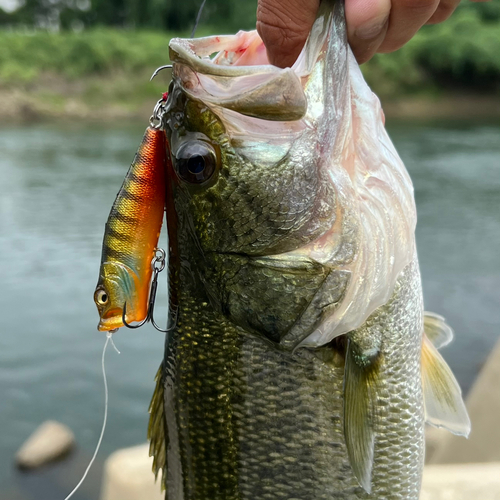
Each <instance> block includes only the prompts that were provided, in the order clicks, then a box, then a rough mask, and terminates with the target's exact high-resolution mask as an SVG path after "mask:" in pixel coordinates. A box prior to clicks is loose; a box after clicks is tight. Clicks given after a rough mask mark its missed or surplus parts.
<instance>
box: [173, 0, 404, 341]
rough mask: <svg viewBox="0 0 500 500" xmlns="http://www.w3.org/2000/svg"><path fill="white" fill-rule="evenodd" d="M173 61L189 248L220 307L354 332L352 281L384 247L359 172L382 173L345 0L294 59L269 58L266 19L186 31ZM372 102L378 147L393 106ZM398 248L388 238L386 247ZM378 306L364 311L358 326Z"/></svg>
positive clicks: (276, 324) (181, 215)
mask: <svg viewBox="0 0 500 500" xmlns="http://www.w3.org/2000/svg"><path fill="white" fill-rule="evenodd" d="M213 54H215V56H214V55H213ZM170 59H171V60H172V61H173V73H172V75H173V79H172V83H171V86H170V89H169V96H168V100H167V102H166V112H165V114H164V116H163V126H164V128H165V131H166V133H167V137H168V142H169V145H170V149H171V159H172V162H171V169H172V171H171V175H170V176H169V181H168V182H169V183H170V189H171V207H170V210H171V211H174V212H175V214H176V217H177V222H176V225H177V226H176V227H177V230H178V234H177V236H176V237H177V240H178V242H179V245H180V246H181V247H182V248H181V249H180V253H181V254H182V255H181V260H182V259H184V262H189V263H190V269H191V271H192V272H193V273H195V274H196V275H197V277H198V278H199V281H200V282H201V284H202V285H203V287H204V288H205V290H206V292H207V295H208V297H209V299H210V301H211V303H212V304H213V305H214V306H215V307H217V308H218V309H219V310H220V311H221V312H222V313H224V314H225V315H226V316H227V317H229V318H230V319H231V320H232V321H234V322H235V323H236V324H237V325H239V326H241V327H243V328H245V329H246V330H248V331H251V332H253V333H257V334H259V335H263V336H265V337H266V338H267V339H270V340H271V341H273V342H275V343H276V344H280V346H281V347H285V348H286V347H289V348H294V347H296V346H297V345H298V344H299V343H300V342H302V341H303V340H304V339H306V338H309V337H310V336H311V335H313V334H315V335H316V337H315V340H314V343H313V345H321V344H322V343H325V342H328V341H329V340H331V339H332V338H334V337H335V336H336V335H338V334H339V331H340V330H342V329H344V331H342V332H341V333H345V331H346V330H345V324H344V326H341V328H340V329H339V328H337V326H338V324H339V321H340V320H342V318H339V317H335V314H334V313H335V311H337V310H342V311H343V312H342V315H344V313H345V312H346V311H347V310H349V308H350V305H349V304H350V303H351V302H350V297H353V296H354V295H355V293H356V288H355V289H353V288H352V287H351V286H350V284H351V283H352V282H353V277H355V279H357V278H358V276H359V275H360V274H361V273H362V272H364V271H365V269H361V268H360V266H361V267H362V264H363V263H362V259H360V255H363V256H366V255H369V256H370V258H371V253H370V252H371V250H370V249H368V248H365V247H364V246H363V245H364V244H365V242H367V241H369V240H370V235H368V234H365V233H366V231H365V228H364V226H363V224H364V221H365V220H366V217H365V216H364V214H363V213H361V212H362V210H363V209H361V208H360V207H361V205H362V197H363V196H364V193H363V192H362V189H364V185H362V186H361V188H360V192H359V193H358V192H357V191H356V189H357V187H356V184H357V182H358V179H357V178H358V177H359V178H360V182H361V183H363V182H365V181H364V180H363V179H364V178H365V177H366V178H368V176H366V175H365V172H364V171H363V170H362V169H360V170H359V172H358V171H357V170H356V168H357V166H358V163H357V158H358V156H359V154H358V152H357V150H356V147H357V146H356V144H357V142H356V139H359V138H357V137H355V132H356V126H357V122H356V121H355V118H356V116H355V115H354V113H353V109H354V104H353V90H352V78H351V76H350V75H349V68H350V66H352V65H355V66H356V68H357V64H356V62H355V59H354V57H353V56H352V54H351V53H350V49H349V47H348V45H347V37H346V29H345V17H344V13H343V3H342V2H337V1H333V0H325V1H324V2H322V3H321V6H320V11H319V14H318V18H317V19H316V22H315V23H314V26H313V28H312V30H311V33H310V35H309V38H308V40H307V42H306V45H305V47H304V49H303V51H302V53H301V54H300V56H299V58H298V60H297V61H296V63H295V64H294V66H293V67H291V68H284V69H281V68H278V67H275V66H272V65H270V64H269V63H268V61H267V56H266V54H265V48H264V45H263V43H262V40H261V39H260V37H259V35H258V33H257V32H255V31H254V32H249V33H245V32H240V33H238V34H236V35H234V36H215V37H207V38H201V39H190V40H183V39H173V40H172V41H171V43H170ZM357 71H358V72H359V68H358V69H357ZM361 79H362V78H361ZM363 84H364V81H363ZM365 86H366V84H365ZM368 90H369V89H368ZM370 95H371V92H370ZM377 102H378V101H377ZM360 106H361V105H360ZM360 109H361V108H360ZM362 111H363V112H365V111H366V112H367V113H372V111H373V113H372V114H373V115H374V116H375V118H376V120H375V121H374V125H373V127H375V131H374V130H368V131H363V134H364V135H363V138H362V140H361V141H360V142H359V143H360V144H362V146H363V148H365V147H369V146H370V141H369V140H368V139H369V135H370V134H377V133H379V132H378V129H377V128H376V127H378V120H380V117H381V113H380V107H379V108H378V109H376V106H375V107H374V108H373V110H372V109H371V108H370V103H368V105H367V108H366V109H365V107H363V108H362ZM371 116H372V115H370V117H371ZM382 129H383V126H382ZM365 135H366V136H367V137H368V139H366V140H365ZM363 141H364V142H363ZM379 149H380V148H379ZM377 151H378V150H377ZM365 153H366V151H365ZM390 154H391V155H392V154H393V152H392V150H391V151H390ZM394 154H395V152H394ZM396 157H397V154H396ZM376 161H378V160H376ZM363 165H364V163H363ZM376 166H377V167H378V164H377V165H376ZM403 169H404V167H403ZM405 181H406V180H405ZM406 187H407V186H405V188H406ZM410 188H411V183H410ZM398 193H399V191H398ZM167 203H169V202H167ZM377 203H378V201H377ZM367 207H369V210H371V209H373V212H377V213H376V217H375V218H374V217H372V215H370V214H368V217H371V219H370V220H372V219H373V220H374V221H375V222H373V226H374V227H375V225H376V224H378V218H379V214H378V212H380V211H382V212H383V211H384V210H385V208H380V206H379V205H373V204H372V205H370V204H369V203H367ZM168 210H169V208H168V207H167V212H168ZM367 210H368V208H367ZM167 217H168V214H167ZM370 224H372V222H370ZM376 230H377V231H378V233H377V234H378V235H380V234H381V231H380V228H379V227H378V226H377V228H376ZM170 234H171V233H170V230H169V235H170ZM379 241H380V237H378V239H377V244H378V242H379ZM390 250H391V249H389V250H387V249H385V247H384V252H386V253H384V258H385V256H386V254H389V253H390ZM409 260H410V259H409V258H408V259H407V262H409ZM387 261H388V262H389V261H390V259H389V257H387ZM391 262H394V259H393V261H391ZM360 263H361V264H360ZM389 265H392V264H389ZM398 265H399V264H398ZM356 266H357V267H356ZM384 276H385V275H384ZM394 282H395V279H394ZM357 283H362V281H360V280H358V281H357ZM363 283H368V282H367V281H366V280H365V281H364V282H363ZM360 286H361V285H360ZM362 286H365V284H363V285H362ZM377 286H378V285H377ZM377 286H375V287H371V284H370V289H369V290H368V288H367V290H368V291H367V292H366V293H367V294H368V295H370V294H371V293H372V291H371V290H372V288H373V290H378V288H377ZM358 288H359V287H358ZM386 288H387V287H386ZM374 293H375V292H374ZM384 293H386V295H387V294H388V293H389V292H388V291H387V290H385V289H384ZM365 302H366V303H367V304H368V305H366V304H364V305H363V306H362V307H364V308H365V310H368V309H369V308H370V307H372V306H373V304H374V303H375V302H374V301H373V300H372V297H371V296H370V297H369V298H368V299H366V300H365ZM340 306H342V307H340ZM360 307H361V306H360ZM351 310H354V309H352V308H351ZM365 310H363V311H362V313H359V308H358V309H356V311H355V314H354V315H355V320H353V321H350V319H349V321H347V323H348V326H349V327H351V326H352V324H353V322H355V321H358V320H360V318H361V315H363V314H365V312H366V311H365ZM366 317H367V316H365V317H364V318H362V320H364V319H366ZM332 318H334V319H332ZM350 318H352V316H351V317H350Z"/></svg>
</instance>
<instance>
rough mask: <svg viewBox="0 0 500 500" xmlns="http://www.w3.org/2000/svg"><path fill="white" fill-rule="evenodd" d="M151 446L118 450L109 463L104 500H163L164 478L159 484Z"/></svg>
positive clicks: (107, 464) (102, 496) (107, 462)
mask: <svg viewBox="0 0 500 500" xmlns="http://www.w3.org/2000/svg"><path fill="white" fill-rule="evenodd" d="M152 465H153V459H152V458H151V457H149V444H145V445H140V446H134V447H132V448H124V449H122V450H118V451H116V452H115V453H113V454H112V455H110V457H109V458H108V459H107V460H106V463H105V465H104V477H103V482H102V491H101V500H144V499H145V498H147V499H148V500H163V499H164V498H165V494H164V493H162V492H161V486H160V478H158V482H156V483H155V476H154V474H153V472H152V470H151V468H152Z"/></svg>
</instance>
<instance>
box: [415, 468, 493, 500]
mask: <svg viewBox="0 0 500 500" xmlns="http://www.w3.org/2000/svg"><path fill="white" fill-rule="evenodd" d="M420 500H500V463H495V462H492V463H486V464H454V465H429V466H426V467H425V468H424V477H423V482H422V492H421V494H420Z"/></svg>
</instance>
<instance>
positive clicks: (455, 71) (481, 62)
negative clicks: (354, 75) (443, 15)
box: [363, 2, 500, 95]
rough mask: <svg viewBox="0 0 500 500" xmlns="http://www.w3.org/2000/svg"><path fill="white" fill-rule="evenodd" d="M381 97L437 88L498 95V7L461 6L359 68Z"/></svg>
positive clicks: (499, 39) (499, 80)
mask: <svg viewBox="0 0 500 500" xmlns="http://www.w3.org/2000/svg"><path fill="white" fill-rule="evenodd" d="M363 71H364V73H365V77H366V78H367V80H368V82H369V84H370V85H371V86H372V88H373V89H374V90H375V91H376V92H377V93H381V94H385V95H387V94H391V93H394V92H396V93H402V92H406V93H416V92H426V93H429V92H431V91H433V90H435V89H437V88H439V89H441V90H443V89H447V88H450V87H452V88H455V89H456V88H459V89H463V90H471V89H474V90H476V91H488V92H492V91H499V90H500V2H490V3H484V4H478V3H471V2H468V3H464V4H462V5H460V6H459V7H458V9H457V11H456V12H455V13H454V14H453V16H452V17H451V18H450V19H449V20H447V21H446V22H444V23H442V24H439V25H435V26H424V27H423V28H422V30H421V31H420V32H419V33H418V34H417V35H416V36H415V37H414V38H413V40H411V42H409V43H408V44H407V45H405V46H404V47H403V48H401V49H400V50H398V51H397V52H394V53H392V54H378V55H376V56H375V57H374V58H373V59H372V60H371V61H370V62H369V63H368V64H366V65H365V66H364V67H363Z"/></svg>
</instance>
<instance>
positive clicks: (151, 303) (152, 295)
mask: <svg viewBox="0 0 500 500" xmlns="http://www.w3.org/2000/svg"><path fill="white" fill-rule="evenodd" d="M158 253H160V255H158ZM165 257H166V254H165V250H163V248H155V256H154V258H153V260H152V262H151V266H152V267H153V281H152V282H151V289H150V291H149V300H148V312H147V314H146V317H145V318H144V319H143V320H142V321H141V322H140V323H137V324H136V325H131V324H129V323H127V320H126V315H127V303H126V302H125V304H123V312H122V321H123V324H124V326H126V327H127V328H132V329H135V328H140V327H141V326H143V325H145V324H146V323H148V322H149V321H151V324H152V325H153V326H154V327H155V328H156V329H157V330H158V331H159V332H162V333H168V332H170V331H172V330H173V329H174V328H175V324H176V323H177V314H176V319H175V321H174V325H173V326H171V327H170V328H167V329H166V330H163V329H161V328H160V327H159V326H158V325H157V324H156V322H155V320H154V310H155V300H156V291H157V289H158V274H160V273H161V272H162V271H163V269H165ZM157 264H158V266H157Z"/></svg>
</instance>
